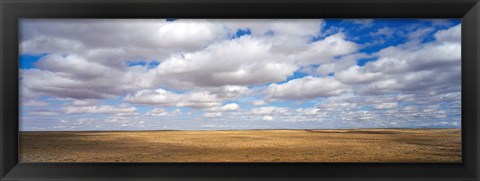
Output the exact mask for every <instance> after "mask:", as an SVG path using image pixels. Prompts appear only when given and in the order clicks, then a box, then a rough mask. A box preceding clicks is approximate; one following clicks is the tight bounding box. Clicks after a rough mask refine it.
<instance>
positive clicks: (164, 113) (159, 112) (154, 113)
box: [145, 108, 182, 116]
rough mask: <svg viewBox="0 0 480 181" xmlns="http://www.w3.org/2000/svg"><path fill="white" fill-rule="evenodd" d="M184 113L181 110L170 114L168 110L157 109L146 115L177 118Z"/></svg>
mask: <svg viewBox="0 0 480 181" xmlns="http://www.w3.org/2000/svg"><path fill="white" fill-rule="evenodd" d="M181 113H182V111H181V110H180V109H175V110H173V111H171V112H168V111H167V110H165V109H163V108H155V109H153V110H151V111H149V112H147V113H145V115H147V116H177V115H179V114H181Z"/></svg>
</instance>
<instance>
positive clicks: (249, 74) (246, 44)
mask: <svg viewBox="0 0 480 181" xmlns="http://www.w3.org/2000/svg"><path fill="white" fill-rule="evenodd" d="M271 46H272V45H271V44H269V43H268V42H265V41H262V40H260V39H257V38H253V37H250V36H242V37H241V38H239V39H234V40H229V41H222V42H219V43H216V44H213V45H210V46H209V47H207V48H206V49H205V50H202V51H198V52H194V53H186V54H177V55H175V56H172V57H171V58H169V59H167V60H165V61H164V62H162V63H161V64H160V65H159V66H158V67H156V68H155V70H154V71H155V77H157V79H156V80H154V83H158V84H164V85H169V86H171V87H174V88H185V87H186V88H188V86H190V87H192V86H193V87H195V86H198V87H215V86H226V85H258V84H263V83H268V82H278V81H282V80H284V79H286V78H287V77H288V76H290V75H292V74H293V72H294V71H295V70H297V69H298V67H297V66H296V65H295V64H293V62H292V61H291V60H289V59H288V57H285V56H281V55H278V54H273V53H271V52H270V48H271ZM212 65H215V66H212ZM182 85H183V86H184V87H179V86H182Z"/></svg>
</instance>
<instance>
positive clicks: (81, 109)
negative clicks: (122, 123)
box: [63, 105, 137, 114]
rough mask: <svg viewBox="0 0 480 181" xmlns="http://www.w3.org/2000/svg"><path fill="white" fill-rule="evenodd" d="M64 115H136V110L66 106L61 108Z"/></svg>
mask: <svg viewBox="0 0 480 181" xmlns="http://www.w3.org/2000/svg"><path fill="white" fill-rule="evenodd" d="M63 112H64V113H66V114H84V113H85V114H123V113H136V112H137V108H135V107H128V106H109V105H101V106H67V107H64V108H63Z"/></svg>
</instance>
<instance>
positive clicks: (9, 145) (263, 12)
mask: <svg viewBox="0 0 480 181" xmlns="http://www.w3.org/2000/svg"><path fill="white" fill-rule="evenodd" d="M19 18H462V100H461V101H462V143H463V144H462V156H463V162H462V163H18V127H19V125H18V119H19V118H18V113H19V107H18V100H19V99H18V96H19V94H18V92H19V88H18V73H19V72H18V52H19V51H18V41H19V38H18V20H19ZM0 19H1V20H0V27H1V28H0V29H1V30H0V31H1V32H0V56H1V60H0V68H1V69H0V71H1V74H0V87H1V89H0V100H1V101H0V180H445V181H447V180H452V181H453V180H455V181H460V180H463V181H474V180H479V178H480V176H479V173H480V170H479V168H480V167H479V164H480V162H479V158H480V157H479V151H480V144H479V130H480V127H479V125H480V124H479V114H480V111H479V107H478V105H479V103H480V96H479V93H480V92H479V91H480V90H479V86H480V84H479V71H480V64H479V60H480V46H479V44H480V36H479V35H480V3H479V1H478V0H296V1H295V0H156V1H151V0H141V1H134V0H116V1H110V0H97V1H95V0H63V1H59V0H36V1H34V0H0Z"/></svg>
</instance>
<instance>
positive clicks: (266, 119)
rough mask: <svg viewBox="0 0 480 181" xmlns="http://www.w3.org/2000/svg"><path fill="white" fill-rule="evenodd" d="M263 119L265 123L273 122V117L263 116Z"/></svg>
mask: <svg viewBox="0 0 480 181" xmlns="http://www.w3.org/2000/svg"><path fill="white" fill-rule="evenodd" d="M262 119H263V120H264V121H271V120H273V116H269V115H265V116H263V118H262Z"/></svg>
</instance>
